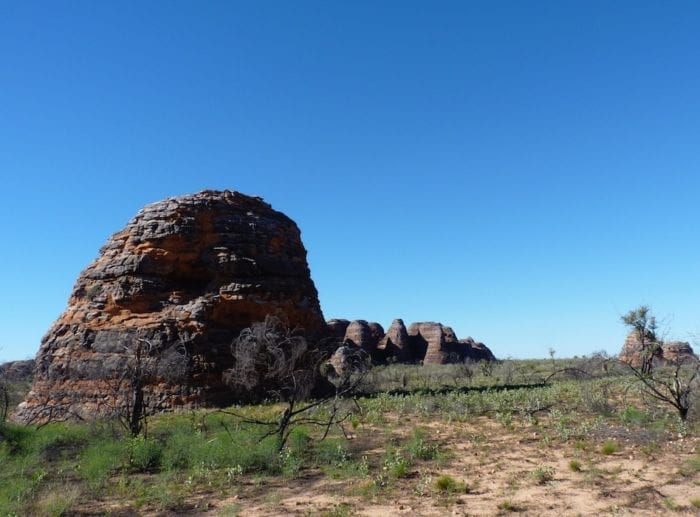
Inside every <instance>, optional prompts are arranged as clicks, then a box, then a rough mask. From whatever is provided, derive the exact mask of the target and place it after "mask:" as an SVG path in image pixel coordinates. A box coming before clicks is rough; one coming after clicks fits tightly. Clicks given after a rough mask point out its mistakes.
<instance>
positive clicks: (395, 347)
mask: <svg viewBox="0 0 700 517" xmlns="http://www.w3.org/2000/svg"><path fill="white" fill-rule="evenodd" d="M377 349H378V350H380V351H381V352H382V353H383V354H384V357H385V358H389V357H393V358H395V360H396V361H397V362H399V363H403V362H408V361H411V355H410V350H409V343H408V331H407V330H406V325H404V322H403V320H402V319H395V320H394V321H393V322H392V323H391V326H390V327H389V330H387V332H386V335H385V336H384V337H383V338H382V340H381V341H380V342H379V344H378V345H377Z"/></svg>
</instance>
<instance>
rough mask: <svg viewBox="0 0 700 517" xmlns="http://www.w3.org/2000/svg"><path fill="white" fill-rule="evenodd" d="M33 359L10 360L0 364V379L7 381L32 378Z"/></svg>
mask: <svg viewBox="0 0 700 517" xmlns="http://www.w3.org/2000/svg"><path fill="white" fill-rule="evenodd" d="M33 370H34V359H29V360H27V361H10V362H9V363H2V364H0V379H5V380H6V381H9V382H19V381H28V380H30V379H31V378H32V371H33Z"/></svg>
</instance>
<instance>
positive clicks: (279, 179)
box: [0, 0, 700, 360]
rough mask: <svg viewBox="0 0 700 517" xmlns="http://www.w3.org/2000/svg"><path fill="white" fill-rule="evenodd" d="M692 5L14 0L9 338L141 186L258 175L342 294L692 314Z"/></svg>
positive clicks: (495, 339) (3, 31)
mask: <svg viewBox="0 0 700 517" xmlns="http://www.w3.org/2000/svg"><path fill="white" fill-rule="evenodd" d="M699 27H700V4H698V3H697V2H694V1H687V2H680V1H679V2H676V1H670V2H645V1H639V0H635V1H629V2H623V1H616V2H609V1H585V2H584V1H580V2H560V1H550V2H537V1H533V2H521V1H512V2H492V1H484V2H462V1H455V2H444V1H435V2H433V1H427V0H426V1H423V2H414V1H406V0H401V1H392V2H390V1H380V2H377V1H352V2H328V1H325V0H324V1H313V2H311V1H303V0H301V1H298V2H288V1H275V2H272V1H266V2H257V1H250V2H192V1H190V2H181V1H167V2H165V1H164V2H94V1H85V2H80V1H70V2H30V1H25V0H21V1H20V0H16V1H14V0H13V1H6V0H0V170H1V171H2V193H3V196H2V198H3V199H2V203H0V225H2V226H1V228H2V252H1V253H0V257H1V259H0V260H1V261H2V262H1V263H0V264H1V267H0V285H2V297H0V348H2V350H0V360H2V359H18V358H25V357H30V356H33V355H34V353H35V352H36V350H37V349H38V346H39V341H40V339H41V336H42V335H43V334H44V333H45V332H46V330H47V329H48V328H49V326H50V325H51V323H52V322H53V321H54V320H55V319H56V318H57V317H58V315H59V314H60V313H61V312H62V311H63V309H64V308H65V304H66V301H67V298H68V296H69V294H70V291H71V288H72V286H73V283H74V281H75V279H76V278H77V275H78V274H79V272H80V271H81V270H82V269H83V268H84V267H85V266H87V265H88V264H89V263H90V262H91V261H92V260H93V259H94V258H95V257H96V256H97V253H98V249H99V248H100V246H101V245H102V244H103V243H104V242H105V240H106V239H107V238H108V237H109V235H111V234H112V233H113V232H115V231H117V230H119V229H120V228H121V227H123V226H124V224H125V223H126V222H127V221H128V220H129V219H130V218H131V217H132V216H133V215H134V214H135V213H136V211H137V210H138V209H139V208H140V207H141V206H142V205H144V204H146V203H149V202H152V201H157V200H159V199H162V198H164V197H168V196H172V195H178V194H184V193H189V192H194V191H198V190H201V189H204V188H214V189H225V188H228V189H235V190H240V191H242V192H245V193H248V194H255V195H260V196H262V197H263V198H265V199H266V200H267V201H268V202H270V203H271V204H272V205H273V207H275V208H276V209H278V210H281V211H283V212H285V213H287V214H288V215H289V216H290V217H292V218H293V219H294V220H295V221H296V222H297V223H298V224H299V226H300V228H301V229H302V236H303V239H304V243H305V245H306V247H307V249H308V251H309V264H310V267H311V270H312V275H313V278H314V280H315V282H316V286H317V288H318V290H319V293H320V299H321V305H322V308H323V311H324V313H325V315H326V317H327V318H333V317H336V318H337V317H344V318H349V319H356V318H364V319H369V320H375V321H379V322H380V323H382V324H383V325H384V326H387V325H389V323H390V322H391V320H392V319H393V318H395V317H402V318H404V319H405V320H406V321H407V322H410V321H416V320H438V321H442V322H444V323H446V324H449V325H452V326H453V327H454V328H455V330H456V332H457V334H458V336H460V337H466V336H467V335H472V336H473V337H474V338H476V339H478V340H482V341H484V342H485V343H487V344H488V345H489V346H490V347H491V348H492V350H493V351H494V352H495V353H496V355H498V356H500V357H506V356H508V355H511V356H514V357H544V356H546V355H547V349H548V348H549V347H553V348H554V349H555V350H556V351H557V354H558V355H559V356H572V355H575V354H578V355H581V354H587V353H590V352H592V351H595V350H600V349H606V350H608V351H609V352H612V353H616V352H617V351H618V349H619V346H620V344H621V340H622V338H623V336H624V334H625V330H624V328H623V327H622V325H621V324H620V323H619V315H620V314H621V313H622V312H624V311H626V310H628V309H630V308H632V307H635V306H637V305H639V304H641V303H647V304H650V305H652V307H653V308H654V309H655V311H656V313H657V314H658V315H659V316H661V317H662V318H664V319H665V320H666V322H667V326H668V328H669V330H670V336H672V337H679V338H683V339H688V337H689V336H690V335H692V334H694V333H697V332H700V268H699V267H698V265H699V263H698V256H700V241H699V240H698V226H699V224H698V223H699V222H700V221H699V219H700V215H699V210H698V203H699V202H700V62H699V61H700V30H698V28H699Z"/></svg>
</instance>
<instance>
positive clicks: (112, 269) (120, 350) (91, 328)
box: [16, 191, 325, 421]
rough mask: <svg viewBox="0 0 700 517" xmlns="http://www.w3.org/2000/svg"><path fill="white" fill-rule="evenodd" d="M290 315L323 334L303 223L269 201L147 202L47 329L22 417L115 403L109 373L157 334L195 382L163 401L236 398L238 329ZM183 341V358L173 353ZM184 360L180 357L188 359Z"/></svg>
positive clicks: (164, 393)
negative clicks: (229, 381)
mask: <svg viewBox="0 0 700 517" xmlns="http://www.w3.org/2000/svg"><path fill="white" fill-rule="evenodd" d="M269 314H275V315H279V316H281V317H282V318H283V319H285V320H287V322H288V323H289V324H290V326H295V327H302V328H303V329H304V330H305V331H306V334H307V336H309V337H311V338H313V337H314V336H319V335H321V333H323V332H324V331H325V323H324V320H323V315H322V313H321V309H320V306H319V302H318V295H317V292H316V288H315V286H314V284H313V282H312V280H311V277H310V273H309V268H308V265H307V262H306V250H305V249H304V246H303V244H302V242H301V236H300V232H299V229H298V228H297V226H296V224H295V223H294V222H293V221H292V220H291V219H289V218H288V217H287V216H285V215H284V214H282V213H280V212H277V211H275V210H273V209H272V208H271V207H270V205H268V204H267V203H265V202H263V201H262V200H261V199H260V198H257V197H250V196H246V195H244V194H241V193H238V192H232V191H203V192H199V193H197V194H193V195H187V196H181V197H175V198H170V199H166V200H164V201H160V202H157V203H154V204H152V205H148V206H146V207H145V208H143V209H142V210H141V211H139V213H138V214H137V215H136V217H134V218H133V219H132V220H131V221H129V223H128V224H127V225H126V227H125V228H124V229H123V230H121V231H119V232H117V233H115V234H114V235H113V236H112V237H111V238H110V239H109V240H108V241H107V243H106V244H105V246H104V247H103V248H102V249H101V251H100V255H99V257H98V258H97V259H96V260H95V261H94V262H93V263H92V264H91V265H89V266H88V267H87V269H85V270H84V271H83V272H82V273H81V274H80V276H79V278H78V280H77V282H76V284H75V287H74V288H73V291H72V293H71V296H70V299H69V301H68V307H67V309H66V310H65V312H64V313H63V314H62V315H61V316H60V317H59V319H58V321H56V323H55V324H54V325H53V326H52V327H51V329H50V330H49V331H48V333H47V334H46V336H45V337H44V338H43V340H42V343H41V347H40V349H39V352H38V354H37V356H36V367H35V371H34V383H33V386H32V391H31V392H30V394H29V395H28V397H27V399H26V401H25V402H24V403H23V404H22V405H21V406H20V408H19V410H18V412H17V414H16V418H17V419H19V420H23V421H29V420H33V419H36V417H37V415H38V414H39V412H40V411H41V408H42V407H46V406H47V405H50V407H51V408H52V412H53V415H54V416H61V415H66V414H70V413H73V414H77V415H80V416H86V415H89V416H94V415H96V414H100V413H104V412H107V411H108V410H109V408H110V400H109V398H110V394H109V392H108V391H105V389H106V388H105V382H107V381H109V379H114V378H115V377H118V375H119V374H120V371H121V370H122V369H123V368H124V364H125V357H124V349H125V347H128V346H129V345H131V344H133V343H135V342H144V343H148V345H149V347H151V348H152V349H153V350H155V351H156V353H157V354H158V355H159V356H161V355H163V356H168V357H174V358H176V360H177V358H178V357H180V358H181V361H186V362H187V364H186V369H187V372H188V375H187V382H186V383H180V382H171V381H170V380H169V379H168V378H167V376H161V377H160V378H158V379H156V380H154V381H153V382H152V383H151V384H150V385H149V386H148V388H147V390H149V391H150V395H151V396H150V399H149V400H151V404H152V405H155V406H156V407H158V408H163V409H167V408H173V407H178V406H199V405H218V404H228V403H231V402H232V400H231V391H230V390H229V389H228V388H227V387H226V385H225V384H224V382H223V380H222V378H223V376H222V372H223V371H225V370H226V369H228V368H230V367H231V364H232V355H231V350H230V344H231V342H232V341H233V339H234V338H235V337H236V336H237V335H238V333H239V332H240V330H241V329H243V328H244V327H247V326H249V325H250V324H251V323H253V322H257V321H263V320H264V319H265V317H266V316H267V315H269ZM176 348H177V349H178V350H183V349H184V350H186V356H178V355H177V354H173V353H171V352H172V351H173V350H175V349H176ZM180 366H182V365H180Z"/></svg>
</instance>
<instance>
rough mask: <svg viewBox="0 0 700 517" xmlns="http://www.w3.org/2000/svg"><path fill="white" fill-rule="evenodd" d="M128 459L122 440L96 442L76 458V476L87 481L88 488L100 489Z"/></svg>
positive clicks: (125, 446) (125, 445)
mask: <svg viewBox="0 0 700 517" xmlns="http://www.w3.org/2000/svg"><path fill="white" fill-rule="evenodd" d="M128 458H129V455H128V450H127V444H126V443H125V442H124V441H123V440H100V441H96V442H94V443H92V444H90V445H89V446H88V447H87V448H86V449H85V450H83V452H82V453H81V455H80V457H79V458H78V469H77V470H78V475H79V476H80V477H81V478H82V479H84V480H85V481H87V483H88V485H89V486H90V488H92V489H96V488H100V487H102V486H104V484H105V482H106V481H107V479H108V478H109V477H110V476H111V475H112V474H113V473H114V472H116V471H117V469H119V468H120V467H121V466H123V465H124V464H125V463H126V462H127V461H128Z"/></svg>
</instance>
